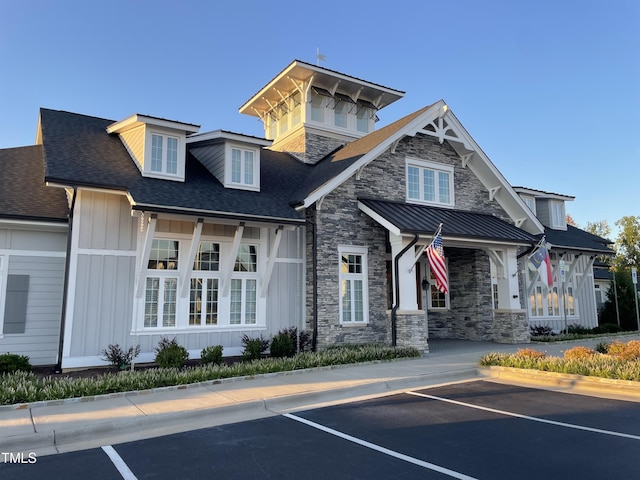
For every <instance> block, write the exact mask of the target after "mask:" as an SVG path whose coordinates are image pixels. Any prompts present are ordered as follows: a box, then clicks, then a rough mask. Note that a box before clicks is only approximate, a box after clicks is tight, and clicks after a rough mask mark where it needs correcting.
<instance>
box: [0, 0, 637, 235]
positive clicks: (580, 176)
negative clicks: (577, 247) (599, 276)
mask: <svg viewBox="0 0 640 480" xmlns="http://www.w3.org/2000/svg"><path fill="white" fill-rule="evenodd" d="M227 4H228V5H227ZM317 48H319V49H320V51H321V53H322V54H324V55H326V61H324V62H323V63H322V65H323V66H325V67H327V68H330V69H332V70H337V71H339V72H342V73H346V74H348V75H353V76H355V77H358V78H362V79H365V80H368V81H371V82H374V83H378V84H381V85H385V86H387V87H391V88H395V89H398V90H402V91H405V92H407V93H406V95H405V97H404V98H403V99H402V100H400V101H398V102H396V103H395V104H393V105H391V106H389V107H387V108H385V109H383V110H382V111H380V112H379V117H380V122H379V123H378V127H381V126H384V125H386V124H387V123H390V122H392V121H394V120H396V119H398V118H399V117H402V116H404V115H406V114H409V113H411V112H414V111H415V110H418V109H419V108H422V107H423V106H426V105H429V104H431V103H433V102H435V101H437V100H439V99H444V100H445V101H446V102H447V103H448V105H449V106H450V108H451V109H452V110H453V112H454V113H455V114H456V116H457V117H458V119H459V120H460V121H461V122H462V124H463V125H464V126H465V128H466V129H467V130H468V131H469V133H470V134H471V136H473V138H474V139H475V140H476V142H477V143H478V144H479V145H480V147H481V148H482V149H483V150H484V152H485V153H486V154H487V155H488V156H489V158H491V160H492V161H493V163H494V164H495V165H496V167H497V168H498V169H499V170H500V171H501V172H502V173H503V175H504V176H505V177H506V179H507V180H508V181H509V182H510V183H511V184H512V185H519V186H527V187H531V188H536V189H540V190H546V191H551V192H556V193H563V194H568V195H573V196H575V197H576V198H575V200H574V201H573V202H570V203H568V205H567V212H568V213H569V214H570V215H571V216H572V217H573V218H574V219H575V220H576V222H577V223H578V224H579V225H580V226H584V225H586V223H587V222H589V221H591V222H593V221H598V220H607V221H608V222H609V225H610V226H611V227H612V228H614V233H613V234H612V236H611V237H612V239H614V238H615V235H616V232H617V230H616V229H615V227H614V223H615V221H616V220H618V219H620V218H621V217H623V216H626V215H640V193H639V192H640V188H639V186H638V180H639V178H640V168H639V167H638V163H639V161H640V2H637V1H636V0H610V1H609V2H606V3H605V2H601V1H593V0H581V1H578V0H576V1H572V0H537V1H535V2H525V1H512V0H487V1H482V0H475V1H474V0H449V1H446V2H442V1H438V2H434V1H430V0H425V1H408V0H395V1H391V2H381V1H378V0H368V1H351V2H347V1H334V0H327V1H324V2H322V3H318V2H293V1H289V0H282V1H273V2H267V1H264V0H260V1H259V0H234V1H233V2H231V1H229V2H217V1H216V2H214V1H204V0H202V1H191V0H181V1H177V0H176V1H144V0H137V1H123V0H114V1H110V2H95V1H89V0H79V1H70V0H58V1H42V0H25V1H20V2H18V1H15V0H0V71H1V72H2V74H1V75H0V148H7V147H15V146H22V145H30V144H33V142H34V139H35V131H36V126H37V118H38V109H39V108H40V107H45V108H52V109H60V110H67V111H72V112H77V113H82V114H87V115H94V116H97V117H104V118H110V119H114V120H120V119H123V118H124V117H126V116H128V115H130V114H132V113H143V114H149V115H154V116H158V117H164V118H169V119H172V120H180V121H184V122H189V123H195V124H199V125H201V126H202V128H201V131H208V130H215V129H219V128H221V129H225V130H231V131H235V132H240V133H247V134H251V135H258V136H263V134H264V132H263V129H262V124H261V123H260V122H259V121H258V120H256V119H255V118H254V117H249V116H244V115H240V114H239V113H238V108H239V107H240V106H241V105H242V104H243V103H244V102H245V101H246V100H248V99H249V98H250V97H251V96H252V95H253V94H254V93H256V92H257V91H258V90H259V89H260V88H261V87H262V86H263V85H264V84H266V83H267V82H268V81H269V80H271V78H272V77H273V76H275V75H276V74H277V73H279V72H280V71H281V70H282V69H283V68H284V67H285V66H287V65H288V64H289V63H290V62H291V61H292V60H294V59H298V60H303V61H307V62H310V63H315V62H316V59H315V55H316V49H317Z"/></svg>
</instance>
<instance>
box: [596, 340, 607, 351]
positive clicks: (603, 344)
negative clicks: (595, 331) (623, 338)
mask: <svg viewBox="0 0 640 480" xmlns="http://www.w3.org/2000/svg"><path fill="white" fill-rule="evenodd" d="M607 348H609V342H598V344H597V345H596V348H595V351H596V352H598V353H607Z"/></svg>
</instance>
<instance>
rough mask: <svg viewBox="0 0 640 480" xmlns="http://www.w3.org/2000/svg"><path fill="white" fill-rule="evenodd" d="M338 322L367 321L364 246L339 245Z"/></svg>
mask: <svg viewBox="0 0 640 480" xmlns="http://www.w3.org/2000/svg"><path fill="white" fill-rule="evenodd" d="M338 257H339V259H340V265H339V269H340V292H339V298H340V301H339V304H340V305H339V308H340V323H343V324H358V323H366V322H368V321H369V310H368V305H369V295H368V288H367V249H366V247H346V246H345V247H340V248H339V250H338Z"/></svg>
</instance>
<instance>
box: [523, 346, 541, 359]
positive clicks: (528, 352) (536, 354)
mask: <svg viewBox="0 0 640 480" xmlns="http://www.w3.org/2000/svg"><path fill="white" fill-rule="evenodd" d="M516 355H517V356H518V357H520V358H544V357H545V356H546V354H545V353H544V352H540V351H538V350H534V349H533V348H519V349H518V353H516Z"/></svg>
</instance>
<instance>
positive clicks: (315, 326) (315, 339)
mask: <svg viewBox="0 0 640 480" xmlns="http://www.w3.org/2000/svg"><path fill="white" fill-rule="evenodd" d="M305 223H307V224H309V225H311V236H312V239H313V240H312V246H311V249H312V251H311V256H312V258H313V260H312V269H313V273H312V277H313V280H312V283H313V296H312V303H313V323H312V329H311V332H312V333H311V351H313V352H315V351H316V349H317V344H318V257H317V253H318V237H317V235H316V223H315V221H313V222H312V221H310V220H306V221H305ZM305 244H306V242H305Z"/></svg>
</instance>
